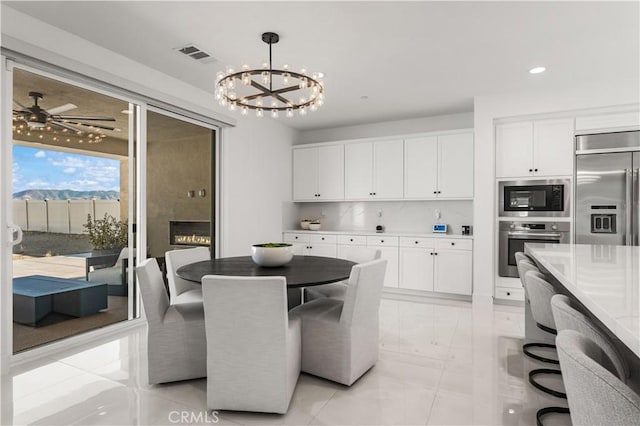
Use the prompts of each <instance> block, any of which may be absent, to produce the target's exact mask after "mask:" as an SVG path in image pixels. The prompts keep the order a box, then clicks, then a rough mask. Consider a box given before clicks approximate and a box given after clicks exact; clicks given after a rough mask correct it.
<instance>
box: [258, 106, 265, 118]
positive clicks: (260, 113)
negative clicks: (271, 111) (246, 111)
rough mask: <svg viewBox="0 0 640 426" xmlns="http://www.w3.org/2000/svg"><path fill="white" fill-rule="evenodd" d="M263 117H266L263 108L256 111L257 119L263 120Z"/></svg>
mask: <svg viewBox="0 0 640 426" xmlns="http://www.w3.org/2000/svg"><path fill="white" fill-rule="evenodd" d="M263 115H264V113H263V112H262V108H258V109H257V110H256V117H258V118H262V116H263Z"/></svg>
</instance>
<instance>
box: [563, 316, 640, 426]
mask: <svg viewBox="0 0 640 426" xmlns="http://www.w3.org/2000/svg"><path fill="white" fill-rule="evenodd" d="M554 312H555V310H554ZM557 344H558V356H559V357H560V363H561V364H562V376H563V378H564V380H565V383H566V387H567V393H568V394H569V407H570V409H571V422H572V423H573V424H575V425H587V426H588V425H637V424H639V423H640V396H638V395H637V394H636V393H635V392H634V391H633V390H632V389H630V388H629V387H628V386H627V385H625V384H624V383H623V380H621V377H620V376H617V373H619V372H617V371H616V370H615V369H611V366H610V363H611V361H612V360H611V359H610V358H609V355H607V354H606V351H607V350H606V349H605V348H604V347H602V346H599V345H598V343H597V342H594V341H593V340H592V339H589V338H588V337H586V336H584V335H582V334H581V333H579V332H577V331H574V330H569V329H566V330H561V331H560V334H558V338H557ZM616 376H617V377H616Z"/></svg>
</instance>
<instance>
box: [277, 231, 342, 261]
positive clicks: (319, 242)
mask: <svg viewBox="0 0 640 426" xmlns="http://www.w3.org/2000/svg"><path fill="white" fill-rule="evenodd" d="M283 240H284V242H286V243H291V244H292V245H293V254H294V255H297V256H322V257H336V254H337V253H336V236H335V235H323V234H316V235H310V234H304V233H288V232H287V233H285V234H284V238H283Z"/></svg>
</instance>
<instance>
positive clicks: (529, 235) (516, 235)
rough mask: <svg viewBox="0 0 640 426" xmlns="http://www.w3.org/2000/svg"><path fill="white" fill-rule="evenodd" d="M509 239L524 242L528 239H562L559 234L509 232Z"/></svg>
mask: <svg viewBox="0 0 640 426" xmlns="http://www.w3.org/2000/svg"><path fill="white" fill-rule="evenodd" d="M508 235H509V238H513V239H516V240H524V239H529V238H535V239H550V240H551V239H560V238H562V234H559V233H549V232H518V231H515V232H509V234H508Z"/></svg>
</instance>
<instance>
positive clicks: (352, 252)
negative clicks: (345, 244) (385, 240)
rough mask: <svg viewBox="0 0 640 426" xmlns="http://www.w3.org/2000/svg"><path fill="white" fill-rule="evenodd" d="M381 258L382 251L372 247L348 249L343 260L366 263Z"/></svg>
mask: <svg viewBox="0 0 640 426" xmlns="http://www.w3.org/2000/svg"><path fill="white" fill-rule="evenodd" d="M381 257H382V250H380V249H377V248H372V247H349V250H348V251H347V252H346V253H345V255H344V256H343V259H346V260H350V261H352V262H355V263H366V262H371V261H372V260H377V259H380V258H381Z"/></svg>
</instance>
